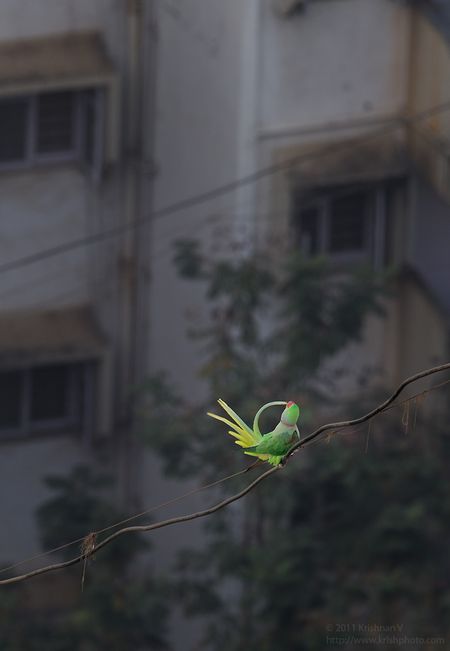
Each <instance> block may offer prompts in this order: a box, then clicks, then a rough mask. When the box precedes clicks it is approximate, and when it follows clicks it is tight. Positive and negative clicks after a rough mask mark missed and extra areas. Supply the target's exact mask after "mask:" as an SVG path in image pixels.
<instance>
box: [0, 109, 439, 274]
mask: <svg viewBox="0 0 450 651" xmlns="http://www.w3.org/2000/svg"><path fill="white" fill-rule="evenodd" d="M449 110H450V101H447V102H443V103H442V104H438V105H435V106H432V107H430V108H428V109H426V110H424V111H421V112H419V113H416V114H414V115H411V116H408V120H407V122H408V123H409V124H414V123H416V122H419V121H421V120H425V119H427V118H429V117H431V116H432V115H437V114H439V113H444V112H446V111H449ZM404 123H405V120H402V119H400V118H399V119H393V120H392V121H390V122H389V124H388V125H387V126H385V127H383V128H382V129H377V130H376V131H373V132H372V133H370V134H368V135H367V136H365V137H363V138H360V139H359V140H358V142H357V143H355V142H351V143H349V142H346V143H344V144H343V143H334V144H332V145H330V146H329V147H326V148H324V149H321V150H319V151H313V152H312V151H308V152H304V153H302V154H298V155H296V156H293V157H291V158H289V159H287V160H285V161H281V162H279V163H275V164H273V165H269V166H267V167H262V168H260V169H259V170H256V171H255V172H251V173H250V174H247V175H246V176H243V177H241V178H238V179H235V180H233V181H229V182H228V183H224V184H223V185H219V186H217V187H215V188H212V189H211V190H206V191H205V192H201V193H199V194H196V195H193V196H191V197H187V198H186V199H181V200H180V201H177V202H175V203H172V204H169V205H167V206H164V207H162V208H158V209H156V210H154V211H153V212H151V213H149V214H148V215H145V216H143V217H140V218H138V219H135V220H133V221H130V222H129V223H127V224H122V225H120V226H115V227H114V228H110V229H107V230H105V231H101V232H100V233H95V234H93V235H89V236H86V237H81V238H77V239H73V240H70V241H68V242H63V243H62V244H58V245H56V246H53V247H50V248H48V249H44V250H42V251H38V252H36V253H32V254H30V255H26V256H23V257H21V258H17V259H16V260H12V261H10V262H5V263H3V264H1V265H0V273H5V272H7V271H12V270H14V269H18V268H20V267H24V266H28V265H31V264H34V263H36V262H39V261H41V260H45V259H47V258H51V257H54V256H57V255H61V254H63V253H67V252H68V251H72V250H73V249H77V248H80V247H82V246H87V245H90V244H95V243H98V242H103V241H105V240H108V239H110V238H113V237H117V236H118V235H121V234H123V233H125V232H127V231H129V230H132V229H134V228H135V227H136V226H138V225H140V224H144V223H147V222H151V221H155V220H157V219H162V218H163V217H168V216H172V215H175V214H177V213H179V212H182V211H184V210H187V209H189V208H193V207H195V206H199V205H202V204H205V203H208V202H209V201H212V200H213V199H217V198H218V197H221V196H224V195H226V194H228V193H230V192H233V191H234V190H237V189H238V188H240V187H243V186H246V185H251V184H253V183H256V182H258V181H260V180H262V179H264V178H267V177H269V176H273V175H274V174H278V173H280V172H284V171H286V170H288V169H290V168H291V167H293V166H295V165H298V164H299V163H301V162H304V161H307V160H316V159H320V158H322V157H324V156H328V155H329V154H333V153H338V152H341V151H347V150H353V149H354V147H355V146H360V145H362V144H365V143H368V142H372V141H373V140H376V139H378V138H380V137H382V136H384V135H386V134H388V133H390V132H391V131H393V130H396V129H398V128H401V127H402V126H404Z"/></svg>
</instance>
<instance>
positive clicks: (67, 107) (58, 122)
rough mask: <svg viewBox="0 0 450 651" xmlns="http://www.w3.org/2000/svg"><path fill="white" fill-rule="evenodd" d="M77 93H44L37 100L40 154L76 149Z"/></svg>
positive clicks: (38, 148) (38, 146)
mask: <svg viewBox="0 0 450 651" xmlns="http://www.w3.org/2000/svg"><path fill="white" fill-rule="evenodd" d="M74 123H75V93H74V92H73V91H64V92H58V93H44V94H42V95H39V97H38V99H37V151H38V153H39V154H54V153H65V152H70V151H72V150H73V149H74V146H75V142H74V135H75V134H74Z"/></svg>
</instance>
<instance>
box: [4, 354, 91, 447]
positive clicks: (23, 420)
mask: <svg viewBox="0 0 450 651" xmlns="http://www.w3.org/2000/svg"><path fill="white" fill-rule="evenodd" d="M60 365H66V366H67V367H68V370H69V376H68V386H67V394H68V395H67V400H68V407H67V416H65V417H64V418H52V419H42V420H37V419H35V420H33V419H32V418H31V404H32V403H31V399H32V372H33V371H34V370H35V369H38V368H45V367H53V366H60ZM8 371H19V372H20V373H21V374H22V378H23V379H22V382H23V385H22V390H21V396H20V405H19V414H20V423H19V425H18V426H17V427H5V428H2V427H1V426H0V441H4V440H7V441H14V440H15V441H19V440H24V439H30V438H31V439H34V438H35V437H38V436H42V435H44V436H45V435H47V434H80V435H83V434H85V433H86V432H87V429H88V427H89V426H91V425H92V418H93V399H92V392H93V391H94V390H95V389H94V387H95V384H94V382H95V362H94V361H92V360H86V361H83V360H81V361H78V360H77V361H71V360H68V361H67V360H61V361H53V362H48V363H40V364H33V365H30V366H25V367H17V366H11V367H4V368H1V369H0V373H3V372H8ZM80 379H81V383H80V386H79V387H77V383H78V382H79V380H80ZM77 403H78V404H77Z"/></svg>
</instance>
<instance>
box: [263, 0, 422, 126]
mask: <svg viewBox="0 0 450 651" xmlns="http://www.w3.org/2000/svg"><path fill="white" fill-rule="evenodd" d="M262 5H263V14H262V25H261V44H260V55H261V77H260V79H261V81H260V87H261V100H262V101H261V106H262V108H261V129H262V130H263V131H265V130H271V129H280V128H288V127H296V128H302V127H306V128H307V129H311V128H313V127H316V126H321V125H327V124H330V123H331V124H333V123H339V122H341V123H342V122H346V121H351V120H355V119H361V118H373V117H380V116H381V117H384V116H387V115H392V114H396V113H398V112H400V111H402V110H403V108H404V105H405V101H406V89H407V79H408V75H407V72H408V58H409V52H408V41H409V12H408V11H406V10H405V9H404V7H401V6H399V5H397V4H396V3H393V2H389V1H387V0H381V1H379V2H373V1H372V0H359V1H358V2H355V1H354V0H340V1H339V2H317V3H309V4H307V6H306V8H305V10H304V11H303V12H301V13H298V14H296V15H294V16H291V17H288V18H282V17H280V16H278V15H277V14H276V13H275V12H274V10H273V5H274V3H273V1H272V0H263V2H262Z"/></svg>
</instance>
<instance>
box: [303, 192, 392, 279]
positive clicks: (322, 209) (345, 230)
mask: <svg viewBox="0 0 450 651" xmlns="http://www.w3.org/2000/svg"><path fill="white" fill-rule="evenodd" d="M403 189H404V182H402V181H398V180H396V181H390V182H388V183H382V184H370V185H367V184H361V185H351V186H342V187H332V188H326V189H324V190H320V191H318V190H317V191H315V192H313V193H310V195H309V196H307V197H305V196H304V195H303V196H302V197H299V198H298V201H297V202H296V203H297V205H296V208H295V214H294V217H295V226H296V229H297V232H298V236H299V242H300V247H301V250H302V252H303V253H304V254H305V255H307V256H314V255H329V256H330V257H331V258H333V259H334V260H336V261H342V262H352V261H353V262H357V261H363V260H371V261H372V262H373V264H374V266H375V267H376V268H380V267H382V266H383V265H384V264H386V262H387V261H388V257H389V256H390V248H389V247H390V243H389V238H388V235H389V232H390V231H391V230H392V223H393V220H394V213H395V210H394V209H393V208H394V202H393V201H392V197H393V196H398V194H399V193H402V192H403Z"/></svg>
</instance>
